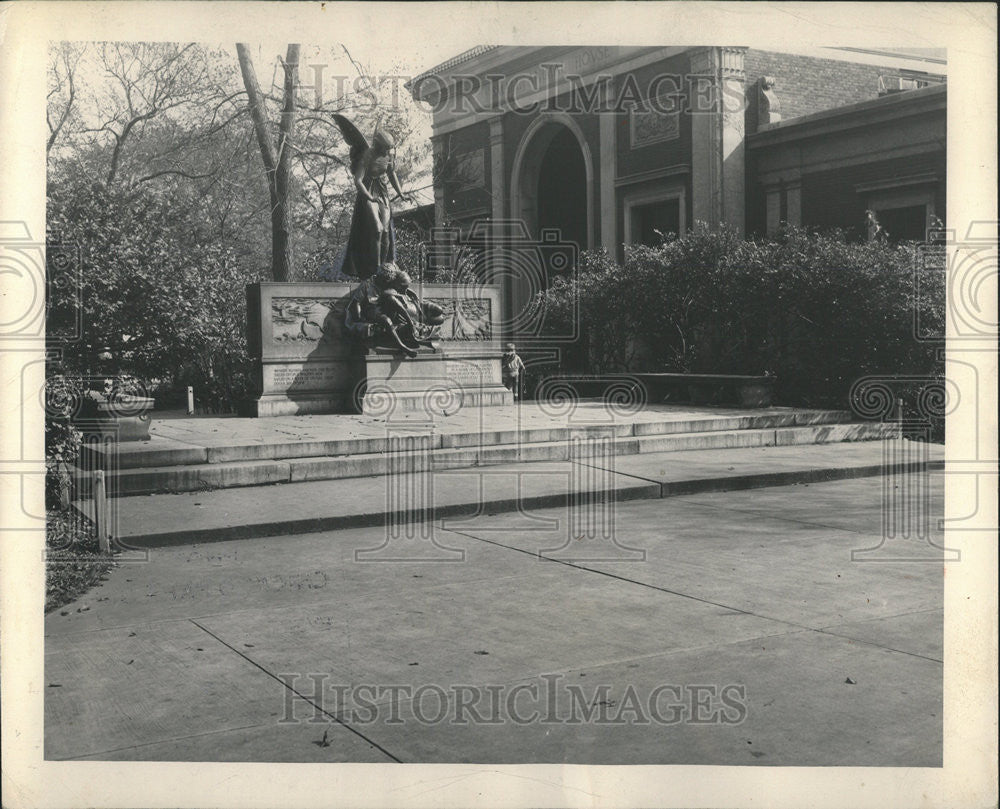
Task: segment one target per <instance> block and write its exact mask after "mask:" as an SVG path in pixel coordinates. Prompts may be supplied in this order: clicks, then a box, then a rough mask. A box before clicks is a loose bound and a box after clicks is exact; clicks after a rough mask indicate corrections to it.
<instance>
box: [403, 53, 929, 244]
mask: <svg viewBox="0 0 1000 809" xmlns="http://www.w3.org/2000/svg"><path fill="white" fill-rule="evenodd" d="M945 77H946V63H945V59H944V54H943V52H941V51H936V50H932V49H912V50H902V49H891V50H890V49H882V50H872V49H862V48H806V47H803V48H800V49H793V50H787V51H785V52H780V53H779V52H777V51H772V50H763V49H757V48H747V47H508V46H480V47H476V48H473V49H471V50H469V51H466V52H465V53H462V54H460V55H458V56H456V57H455V58H453V59H450V60H449V61H447V62H445V63H443V64H441V65H438V66H437V67H435V68H433V69H432V70H430V71H428V72H426V73H424V74H422V75H421V76H419V77H417V78H416V79H414V80H413V81H412V82H411V83H410V84H409V85H408V86H409V89H410V91H411V93H412V94H413V96H414V98H415V99H417V100H418V101H420V102H421V103H422V104H424V105H427V106H429V107H430V108H431V110H432V112H433V136H432V139H433V144H434V153H435V164H436V171H435V176H436V177H437V180H436V182H435V189H434V190H435V206H434V208H435V219H436V221H437V223H438V224H441V223H451V224H454V225H456V226H458V227H459V228H461V230H462V232H463V233H468V232H469V231H470V230H471V229H472V226H473V223H475V222H476V221H477V220H478V221H480V222H482V221H484V220H490V221H494V222H495V221H498V220H520V221H523V223H524V226H525V227H526V229H527V232H528V233H529V234H530V236H531V237H532V238H535V239H538V238H540V234H541V233H542V232H543V231H545V230H546V229H549V228H557V229H558V230H559V231H560V232H561V236H562V238H563V239H564V240H567V241H569V242H573V243H575V244H577V245H578V246H579V247H580V249H586V248H594V247H601V246H603V247H606V248H608V249H609V250H614V251H617V252H618V254H619V255H621V251H622V245H624V244H629V243H636V242H649V243H652V242H655V241H656V240H657V239H658V238H659V237H658V235H657V231H660V232H668V233H670V232H672V233H679V232H683V231H685V230H686V229H689V228H690V227H692V226H693V223H695V222H705V223H707V224H708V225H709V226H710V227H717V226H719V225H720V224H722V223H726V224H728V225H730V226H732V227H735V228H736V229H737V230H738V231H740V232H742V233H745V234H762V233H766V232H769V231H773V230H774V229H775V228H777V227H778V226H779V223H780V222H782V221H787V222H789V223H794V224H801V225H806V226H811V225H817V226H824V227H839V228H843V229H845V230H846V231H847V232H848V233H850V234H852V235H853V236H854V237H856V238H865V237H866V235H867V233H868V228H869V217H868V214H867V212H868V211H874V212H875V213H876V217H877V218H878V221H879V222H880V223H882V226H883V227H884V228H885V230H887V231H889V233H890V234H891V236H893V237H896V236H899V237H900V238H913V237H920V236H922V235H923V233H924V230H925V228H926V227H927V226H928V224H929V223H932V222H933V221H935V219H940V220H942V221H943V220H944V214H945V151H946V85H945Z"/></svg>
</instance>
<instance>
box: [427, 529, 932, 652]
mask: <svg viewBox="0 0 1000 809" xmlns="http://www.w3.org/2000/svg"><path fill="white" fill-rule="evenodd" d="M443 530H445V531H451V532H452V533H453V534H459V535H461V536H463V537H467V538H468V539H474V540H476V541H478V542H485V543H487V544H489V545H495V546H496V547H498V548H506V549H507V550H510V551H516V552H517V553H523V554H526V555H527V556H531V557H534V558H535V559H541V560H543V561H546V562H556V563H558V564H560V565H565V566H566V567H571V568H573V569H575V570H582V571H584V572H585V573H596V574H598V575H599V576H606V577H608V578H610V579H617V580H618V581H622V582H625V583H627V584H634V585H637V586H638V587H646V588H648V589H650V590H657V591H659V592H661V593H667V594H668V595H673V596H678V597H680V598H687V599H689V600H691V601H699V602H701V603H702V604H711V605H712V606H713V607H721V608H722V609H726V610H731V611H732V612H738V613H741V614H743V615H751V616H753V617H754V618H761V619H763V620H765V621H774V622H775V623H779V624H786V625H787V626H791V627H795V628H796V629H800V630H804V631H806V632H818V633H820V634H822V635H828V636H829V637H835V638H844V639H845V640H850V641H852V642H854V643H862V644H864V645H865V646H874V647H875V648H877V649H883V650H885V651H887V652H895V653H897V654H903V655H909V656H910V657H918V658H920V659H921V660H930V661H931V662H933V663H941V662H942V661H940V660H938V659H937V658H936V657H928V656H927V655H922V654H918V653H916V652H908V651H906V650H905V649H896V648H893V647H892V646H885V645H883V644H881V643H875V642H874V641H870V640H864V639H862V638H852V637H850V636H849V635H839V634H837V633H835V632H829V631H828V630H827V629H824V628H816V627H812V626H808V625H806V624H799V623H796V622H795V621H786V620H785V619H784V618H775V617H773V616H771V615H761V614H760V613H756V612H751V611H750V610H744V609H740V608H739V607H734V606H732V605H730V604H723V603H722V602H720V601H712V600H711V599H709V598H700V597H699V596H694V595H691V594H690V593H681V592H679V591H677V590H671V589H670V588H669V587H660V586H659V585H657V584H650V583H649V582H644V581H639V580H638V579H630V578H629V577H628V576H619V575H618V574H616V573H610V572H608V571H607V570H596V569H595V568H592V567H585V566H584V565H579V564H574V563H573V562H569V561H566V560H565V559H553V558H551V557H548V556H540V555H539V554H537V553H532V552H531V551H527V550H524V549H523V548H514V547H512V546H510V545H504V544H503V543H502V542H495V541H494V540H492V539H486V538H484V537H477V536H475V535H474V534H468V533H466V532H465V531H458V530H456V529H454V528H444V529H443Z"/></svg>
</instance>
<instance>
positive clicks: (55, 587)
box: [45, 508, 114, 612]
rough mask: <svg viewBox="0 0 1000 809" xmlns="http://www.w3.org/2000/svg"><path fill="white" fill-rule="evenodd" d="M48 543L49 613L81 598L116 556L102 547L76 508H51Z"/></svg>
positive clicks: (99, 579) (46, 534)
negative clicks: (99, 546)
mask: <svg viewBox="0 0 1000 809" xmlns="http://www.w3.org/2000/svg"><path fill="white" fill-rule="evenodd" d="M45 546H46V551H45V611H46V612H52V611H53V610H57V609H59V608H60V607H63V606H65V605H66V604H68V603H70V602H71V601H73V600H75V599H77V598H79V597H80V596H81V595H83V594H84V593H86V592H87V591H88V590H90V589H91V588H92V587H94V586H95V585H97V584H99V583H100V582H102V581H104V579H105V578H106V576H107V573H108V571H109V570H110V569H111V568H112V567H113V566H114V559H113V558H112V557H111V556H109V555H108V554H105V553H102V552H101V551H100V549H99V548H98V544H97V537H96V535H95V534H94V531H93V526H92V525H91V523H89V522H88V521H86V520H84V519H83V518H82V517H81V516H80V515H79V514H78V513H76V512H75V511H74V510H73V509H72V508H70V509H66V510H56V509H50V510H49V511H48V513H47V519H46V524H45Z"/></svg>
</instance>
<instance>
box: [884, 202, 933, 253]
mask: <svg viewBox="0 0 1000 809" xmlns="http://www.w3.org/2000/svg"><path fill="white" fill-rule="evenodd" d="M876 216H877V217H878V223H879V224H880V225H881V226H882V229H883V230H884V231H885V232H886V233H887V234H888V238H889V241H890V242H892V243H893V244H896V243H898V242H908V241H914V242H922V241H924V239H926V238H927V208H926V207H925V206H924V205H909V206H907V207H905V208H887V209H884V210H881V211H878V212H877V213H876Z"/></svg>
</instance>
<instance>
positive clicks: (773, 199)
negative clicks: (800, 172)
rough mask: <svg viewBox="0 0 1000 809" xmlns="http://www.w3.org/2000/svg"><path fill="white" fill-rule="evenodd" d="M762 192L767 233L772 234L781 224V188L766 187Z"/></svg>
mask: <svg viewBox="0 0 1000 809" xmlns="http://www.w3.org/2000/svg"><path fill="white" fill-rule="evenodd" d="M764 193H765V197H766V200H767V202H766V203H765V210H766V214H767V219H766V223H765V224H766V227H767V235H768V236H773V235H774V234H775V233H777V232H778V228H779V227H780V226H781V188H768V189H767V190H766V191H765V192H764Z"/></svg>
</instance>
